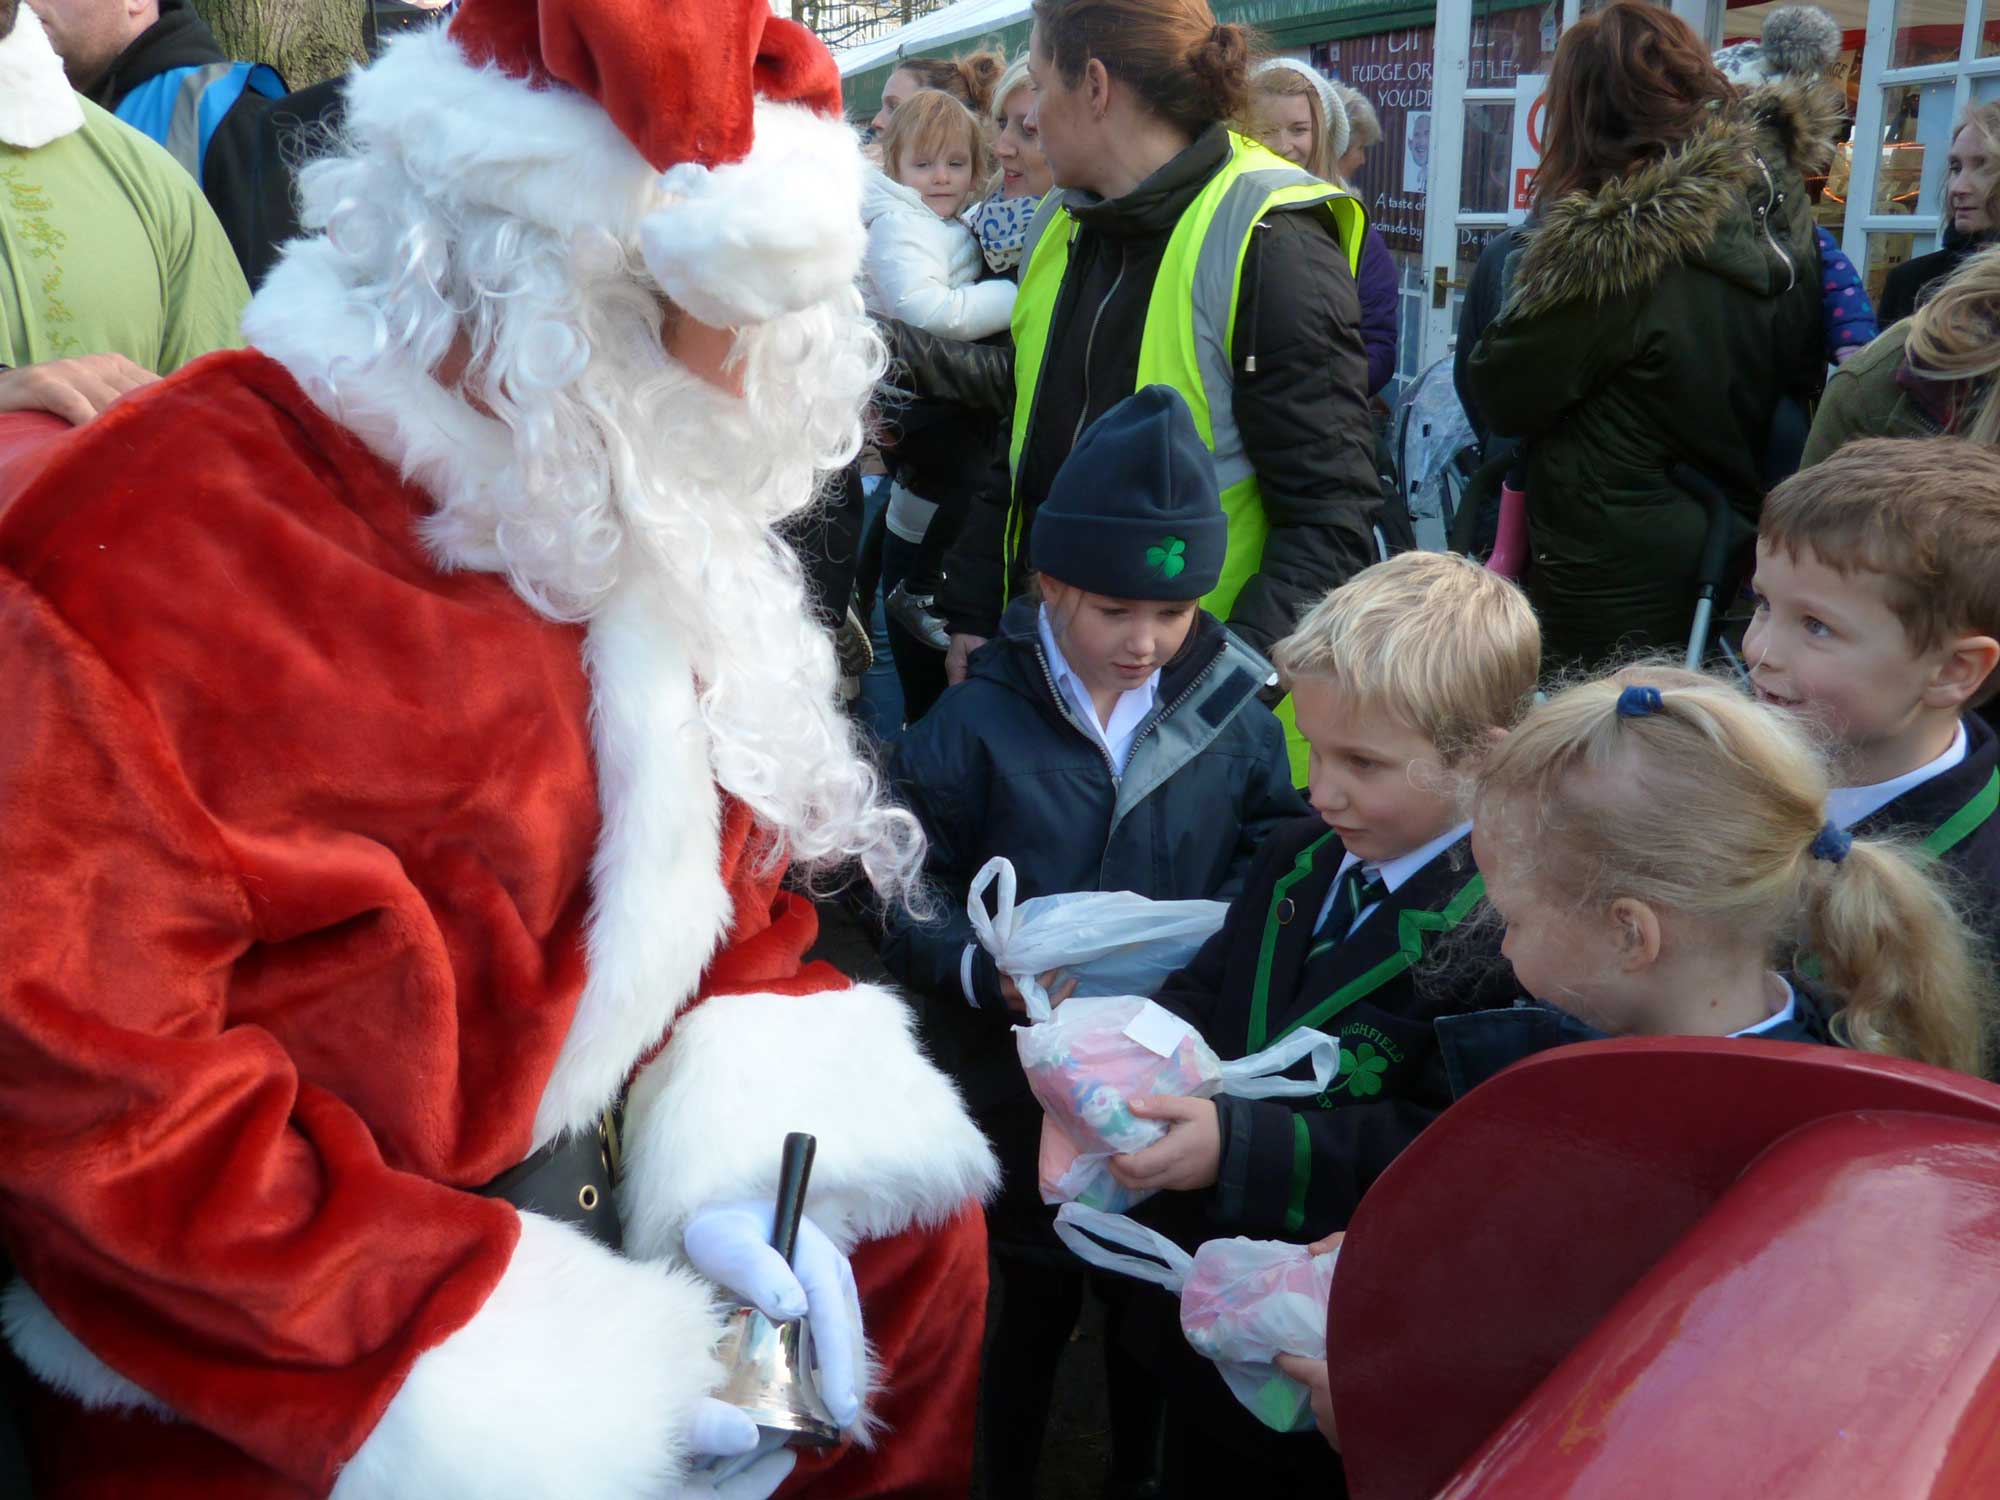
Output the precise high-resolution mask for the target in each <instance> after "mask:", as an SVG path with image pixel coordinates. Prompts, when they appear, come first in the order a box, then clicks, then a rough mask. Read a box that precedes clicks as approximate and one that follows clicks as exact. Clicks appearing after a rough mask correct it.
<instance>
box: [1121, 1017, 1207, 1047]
mask: <svg viewBox="0 0 2000 1500" xmlns="http://www.w3.org/2000/svg"><path fill="white" fill-rule="evenodd" d="M1193 1033H1194V1028H1193V1027H1192V1026H1190V1025H1188V1023H1187V1022H1185V1021H1183V1020H1182V1019H1181V1018H1180V1017H1179V1016H1177V1015H1175V1014H1174V1013H1173V1012H1172V1011H1170V1010H1162V1009H1161V1008H1160V1007H1159V1006H1157V1005H1148V1006H1147V1007H1146V1008H1145V1009H1144V1010H1142V1011H1140V1012H1139V1014H1138V1015H1136V1016H1134V1017H1133V1018H1132V1019H1131V1020H1130V1021H1128V1022H1127V1023H1126V1024H1125V1035H1127V1036H1129V1037H1130V1038H1132V1040H1133V1041H1135V1042H1137V1043H1138V1044H1139V1045H1140V1046H1141V1047H1144V1048H1145V1049H1146V1050H1147V1051H1148V1052H1152V1053H1156V1054H1158V1055H1159V1056H1161V1057H1172V1056H1173V1055H1174V1053H1175V1052H1176V1051H1178V1050H1179V1048H1180V1045H1181V1043H1182V1042H1184V1041H1186V1040H1187V1039H1188V1038H1189V1037H1190V1036H1191V1035H1193Z"/></svg>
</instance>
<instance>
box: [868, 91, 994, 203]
mask: <svg viewBox="0 0 2000 1500" xmlns="http://www.w3.org/2000/svg"><path fill="white" fill-rule="evenodd" d="M954 146H962V147H963V148H964V149H965V152H966V154H967V155H968V156H969V157H970V158H971V160H972V178H971V186H970V187H968V189H967V198H968V201H970V197H971V194H972V193H973V192H974V191H975V190H976V189H977V188H978V186H979V184H981V183H983V182H984V181H985V180H986V179H987V178H988V177H989V176H990V175H991V174H992V171H993V147H992V145H991V143H990V142H989V141H988V140H987V138H986V126H985V125H984V124H983V123H982V122H981V121H980V118H979V116H977V115H975V114H974V113H973V112H972V111H971V110H969V109H967V108H966V107H965V106H964V105H963V104H960V103H959V102H958V101H957V100H956V99H954V98H952V97H951V95H949V94H947V93H944V92H943V91H942V90H939V89H919V90H917V92H916V93H914V94H912V95H910V97H909V98H907V99H905V100H904V101H903V102H902V103H901V104H900V105H898V106H897V107H896V112H895V113H894V114H893V115H891V116H889V125H888V128H887V129H885V130H884V131H883V132H882V170H883V171H885V172H887V173H888V174H889V176H890V177H891V178H892V179H894V180H896V181H898V182H900V181H902V175H901V174H902V170H903V158H904V156H905V155H906V154H908V153H910V152H925V151H929V152H933V153H935V152H938V151H949V150H950V149H951V148H952V147H954Z"/></svg>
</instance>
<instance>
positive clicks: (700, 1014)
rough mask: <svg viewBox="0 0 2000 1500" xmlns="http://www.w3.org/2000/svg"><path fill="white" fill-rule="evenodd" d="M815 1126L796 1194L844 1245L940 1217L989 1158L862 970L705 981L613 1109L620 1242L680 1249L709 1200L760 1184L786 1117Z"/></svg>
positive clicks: (772, 1178) (975, 1187) (899, 1007)
mask: <svg viewBox="0 0 2000 1500" xmlns="http://www.w3.org/2000/svg"><path fill="white" fill-rule="evenodd" d="M793 1130H803V1131H808V1132H810V1133H811V1134H813V1135H815V1136H817V1137H818V1138H819V1154H818V1157H817V1159H816V1161H815V1163H814V1166H813V1177H812V1189H811V1193H810V1196H809V1197H808V1200H807V1204H806V1209H807V1212H808V1213H810V1214H811V1215H812V1217H813V1220H814V1222H816V1223H817V1224H818V1225H819V1226H820V1227H821V1228H822V1229H824V1230H825V1231H826V1232H827V1233H828V1234H829V1235H831V1236H833V1238H834V1240H835V1241H836V1242H837V1243H839V1244H840V1246H841V1248H842V1249H843V1250H851V1249H852V1248H853V1247H854V1246H855V1245H856V1244H858V1243H859V1242H860V1241H862V1240H865V1239H881V1238H884V1237H886V1236H888V1235H892V1234H896V1233H898V1232H900V1231H901V1230H904V1229H906V1228H908V1227H910V1226H911V1225H912V1224H924V1225H937V1224H942V1223H944V1222H946V1221H947V1220H949V1219H950V1218H951V1217H952V1216H953V1215H954V1214H956V1213H957V1212H958V1211H959V1210H960V1208H961V1207H963V1205H964V1203H965V1201H966V1199H968V1198H983V1197H985V1196H986V1195H987V1194H988V1193H990V1192H991V1191H992V1189H993V1188H994V1186H995V1185H996V1184H997V1183H998V1180H999V1172H998V1168H997V1167H996V1166H995V1164H994V1161H993V1153H992V1152H991V1151H990V1150H989V1149H988V1147H987V1145H986V1138H985V1137H984V1136H983V1135H981V1134H980V1133H979V1128H978V1127H977V1126H976V1125H974V1124H973V1123H972V1120H971V1119H970V1118H969V1117H968V1116H967V1114H966V1112H965V1106H964V1104H963V1103H962V1102H961V1101H960V1099H959V1097H958V1091H957V1090H956V1089H954V1088H953V1087H952V1085H951V1083H950V1081H949V1080H948V1079H946V1078H945V1076H944V1075H943V1074H942V1073H940V1072H939V1071H938V1070H937V1069H936V1068H935V1067H934V1066H932V1064H931V1062H930V1060H929V1059H928V1058H926V1057H925V1056H924V1055H923V1052H922V1050H921V1049H920V1048H919V1047H918V1046H917V1042H916V1038H915V1036H914V1035H913V1034H912V1030H911V1024H910V1013H909V1010H908V1008H907V1007H906V1006H905V1005H904V1004H903V1002H902V1000H900V999H899V998H898V997H897V996H896V995H894V994H892V993H891V992H889V991H888V990H884V989H881V988H878V987H876V986H874V985H856V986H855V987H854V988H852V989H847V990H826V991H821V992H820V993H817V994H811V995H799V996H786V995H769V994H757V995H718V996H716V997H714V998H712V999H709V1000H705V1001H703V1002H702V1003H701V1004H700V1005H699V1006H697V1007H695V1008H694V1009H693V1010H692V1011H690V1012H688V1013H687V1014H686V1015H684V1016H682V1017H681V1019H680V1020H679V1021H678V1022H677V1023H676V1024H675V1026H674V1030H673V1034H672V1036H671V1037H670V1038H669V1039H668V1042H667V1046H666V1050H665V1051H664V1052H662V1053H661V1054H660V1056H659V1057H658V1058H656V1059H655V1060H654V1061H653V1062H652V1063H650V1064H649V1065H648V1066H647V1067H646V1068H645V1069H644V1070H643V1071H642V1072H641V1073H640V1074H639V1077H638V1080H637V1081H636V1082H635V1083H634V1084H633V1086H632V1093H631V1097H630V1100H629V1101H628V1103H627V1105H626V1113H625V1161H624V1184H623V1186H622V1187H621V1189H620V1192H621V1194H622V1199H621V1204H622V1207H623V1210H624V1221H625V1244H626V1247H627V1249H628V1250H630V1252H631V1253H632V1254H634V1255H638V1256H645V1257H662V1258H668V1259H678V1258H679V1256H680V1253H681V1231H682V1229H683V1228H684V1227H685V1226H686V1224H687V1221H688V1219H689V1218H690V1217H692V1216H693V1215H694V1214H695V1213H697V1212H698V1211H700V1210H701V1209H702V1208H704V1207H706V1206H707V1205H709V1204H711V1203H715V1202H720V1201H724V1200H729V1199H742V1198H768V1197H770V1196H771V1194H772V1193H773V1192H774V1191H775V1189H776V1186H777V1178H778V1156H779V1152H780V1149H781V1148H782V1147H783V1145H784V1139H785V1134H786V1132H787V1131H793Z"/></svg>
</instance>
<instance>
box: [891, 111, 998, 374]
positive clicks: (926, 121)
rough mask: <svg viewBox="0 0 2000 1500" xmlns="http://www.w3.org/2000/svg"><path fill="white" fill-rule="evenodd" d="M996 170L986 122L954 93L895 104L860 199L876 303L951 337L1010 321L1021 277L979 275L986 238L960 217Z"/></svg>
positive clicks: (983, 333) (974, 335)
mask: <svg viewBox="0 0 2000 1500" xmlns="http://www.w3.org/2000/svg"><path fill="white" fill-rule="evenodd" d="M989 172H990V153H989V149H988V146H987V142H986V130H985V127H984V126H983V125H982V124H981V123H980V121H979V120H978V119H977V117H975V116H974V115H973V113H972V111H970V110H968V109H967V108H966V107H965V106H964V105H963V104H960V103H959V102H958V101H957V100H956V99H954V98H952V97H951V95H949V94H946V93H943V92H941V91H939V90H937V89H923V90H921V91H919V92H918V93H915V94H912V95H911V96H910V97H909V98H908V99H906V100H904V101H903V103H902V104H900V105H899V106H897V109H896V112H895V113H894V114H893V115H891V116H890V117H889V126H888V129H887V130H886V131H884V132H883V136H882V170H881V171H879V172H875V173H871V174H870V176H869V179H868V184H867V188H866V190H865V192H864V193H863V196H862V203H861V217H862V222H863V223H865V224H866V225H867V226H868V257H867V262H866V264H867V273H868V281H867V290H868V305H869V309H870V310H871V311H873V312H876V313H879V314H881V315H882V316H884V317H891V318H900V319H902V320H903V321H904V322H905V323H911V324H914V325H915V326H917V327H918V328H921V329H923V330H924V331H925V332H926V333H932V334H936V335H938V336H940V337H943V338H955V339H981V338H985V337H987V336H988V335H989V334H995V333H999V332H1000V331H1001V330H1003V329H1004V328H1006V326H1007V321H1008V319H1009V318H1010V317H1011V316H1012V315H1013V311H1014V283H1013V282H1012V281H1010V280H1007V279H1005V278H1002V279H999V280H992V281H981V280H980V279H979V274H980V270H981V268H982V266H983V265H984V263H985V262H984V259H983V257H982V256H981V255H980V252H979V241H978V239H977V238H976V237H975V236H974V234H973V232H972V230H971V229H970V228H969V227H967V226H966V224H964V223H963V222H962V221H961V220H960V218H959V215H960V214H962V213H964V212H965V210H966V208H967V207H968V206H970V204H971V203H972V200H973V195H974V193H975V191H976V189H977V187H978V185H979V184H981V183H983V182H984V181H985V179H986V177H987V176H988V174H989Z"/></svg>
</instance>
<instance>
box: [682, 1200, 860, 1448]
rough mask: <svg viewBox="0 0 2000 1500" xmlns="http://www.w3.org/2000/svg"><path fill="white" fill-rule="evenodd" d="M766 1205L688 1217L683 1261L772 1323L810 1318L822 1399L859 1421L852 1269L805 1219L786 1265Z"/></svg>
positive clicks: (848, 1422) (837, 1413)
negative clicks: (775, 1243) (773, 1243)
mask: <svg viewBox="0 0 2000 1500" xmlns="http://www.w3.org/2000/svg"><path fill="white" fill-rule="evenodd" d="M774 1213H775V1209H774V1208H773V1206H772V1205H771V1204H769V1203H724V1204H718V1205H716V1206H715V1207H713V1208H705V1209H703V1210H702V1211H701V1212H700V1213H698V1214H696V1215H695V1216H694V1217H693V1218H692V1219H690V1220H689V1221H688V1227H687V1230H686V1232H685V1233H684V1234H683V1235H682V1237H681V1243H682V1245H683V1246H684V1247H685V1248H686V1250H687V1258H688V1264H690V1265H692V1266H693V1267H694V1268H695V1269H696V1270H697V1271H699V1272H701V1274H702V1275H704V1276H706V1277H707V1278H708V1279H709V1280H711V1281H714V1282H717V1283H719V1284H720V1285H722V1286H724V1287H727V1288H728V1289H729V1290H730V1291H732V1292H734V1293H735V1294H736V1295H737V1296H739V1297H741V1298H742V1299H743V1300H744V1301H745V1302H748V1303H749V1304H750V1305H751V1306H752V1307H754V1308H756V1309H757V1310H758V1311H759V1312H761V1313H762V1314H763V1315H764V1316H765V1317H767V1318H769V1319H771V1320H772V1321H773V1322H778V1323H784V1322H789V1321H790V1320H792V1319H793V1318H797V1317H802V1316H803V1317H808V1318H810V1320H811V1323H812V1345H813V1366H814V1372H815V1373H816V1374H817V1375H818V1377H819V1382H818V1383H819V1394H820V1399H821V1400H823V1401H824V1402H826V1409H827V1411H828V1412H829V1413H830V1414H831V1415H832V1417H833V1420H834V1421H836V1422H838V1423H839V1424H840V1425H841V1426H842V1427H852V1426H853V1425H854V1424H855V1423H856V1422H858V1421H860V1420H861V1391H860V1388H859V1387H860V1371H861V1347H862V1345H861V1297H860V1294H859V1293H858V1292H857V1291H856V1289H855V1285H854V1268H853V1267H852V1266H850V1265H849V1264H848V1263H847V1257H846V1256H845V1255H842V1254H841V1253H840V1251H839V1249H838V1248H837V1247H836V1246H835V1245H834V1243H833V1241H832V1240H830V1239H828V1238H827V1236H826V1233H825V1231H823V1230H822V1229H821V1228H820V1227H819V1226H818V1225H817V1224H815V1223H813V1221H812V1220H811V1219H801V1220H800V1221H799V1239H798V1244H797V1246H796V1247H795V1248H794V1249H793V1251H792V1264H791V1265H789V1266H788V1265H786V1264H785V1258H784V1257H783V1256H782V1255H780V1254H778V1252H777V1251H775V1250H773V1249H772V1248H771V1220H772V1217H773V1215H774Z"/></svg>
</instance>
